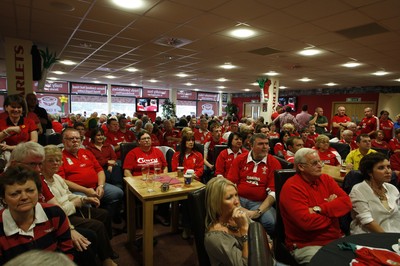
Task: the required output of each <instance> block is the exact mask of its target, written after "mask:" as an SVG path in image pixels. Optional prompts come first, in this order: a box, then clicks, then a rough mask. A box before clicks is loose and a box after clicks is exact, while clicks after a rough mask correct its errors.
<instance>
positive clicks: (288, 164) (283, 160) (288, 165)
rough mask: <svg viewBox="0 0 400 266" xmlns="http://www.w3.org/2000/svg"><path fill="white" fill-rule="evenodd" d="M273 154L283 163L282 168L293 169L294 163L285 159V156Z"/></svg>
mask: <svg viewBox="0 0 400 266" xmlns="http://www.w3.org/2000/svg"><path fill="white" fill-rule="evenodd" d="M273 156H274V158H275V159H277V160H278V161H279V163H280V164H281V167H282V169H293V167H294V164H293V163H291V162H288V161H286V160H285V159H283V158H281V157H279V156H276V155H273Z"/></svg>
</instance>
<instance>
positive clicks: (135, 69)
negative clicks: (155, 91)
mask: <svg viewBox="0 0 400 266" xmlns="http://www.w3.org/2000/svg"><path fill="white" fill-rule="evenodd" d="M125 70H126V71H128V72H136V71H138V70H139V69H137V68H134V67H128V68H126V69H125Z"/></svg>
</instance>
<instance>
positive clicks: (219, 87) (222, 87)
mask: <svg viewBox="0 0 400 266" xmlns="http://www.w3.org/2000/svg"><path fill="white" fill-rule="evenodd" d="M217 88H218V89H225V88H226V87H225V86H218V87H217Z"/></svg>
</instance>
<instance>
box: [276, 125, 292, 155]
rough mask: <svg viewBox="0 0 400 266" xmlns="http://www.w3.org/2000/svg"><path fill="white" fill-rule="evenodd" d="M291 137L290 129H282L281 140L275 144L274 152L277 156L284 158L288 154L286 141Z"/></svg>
mask: <svg viewBox="0 0 400 266" xmlns="http://www.w3.org/2000/svg"><path fill="white" fill-rule="evenodd" d="M288 138H290V132H289V131H281V133H279V142H277V143H276V144H275V146H274V154H275V155H276V156H279V157H282V158H284V157H285V156H286V152H287V147H286V141H287V140H288Z"/></svg>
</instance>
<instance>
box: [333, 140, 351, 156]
mask: <svg viewBox="0 0 400 266" xmlns="http://www.w3.org/2000/svg"><path fill="white" fill-rule="evenodd" d="M329 146H331V147H332V148H334V149H335V150H336V151H337V152H338V153H339V155H340V157H342V159H343V160H345V159H346V157H347V155H348V154H349V153H350V145H349V144H347V143H341V142H329Z"/></svg>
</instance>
